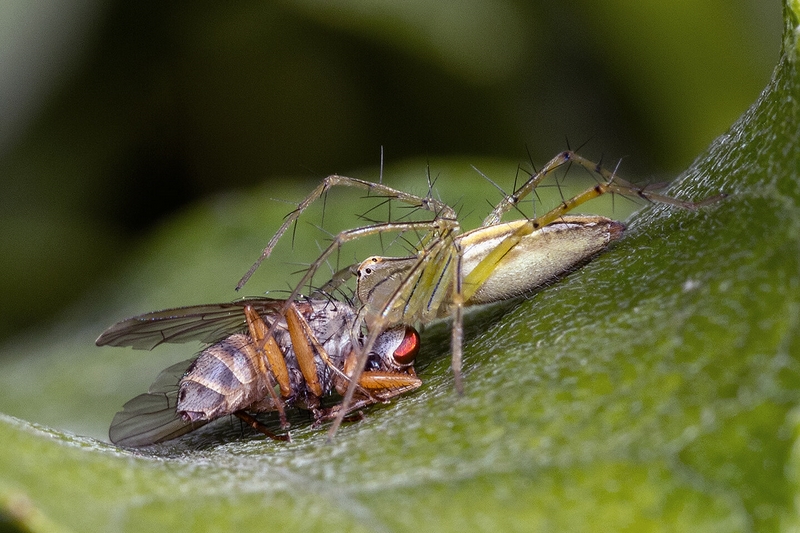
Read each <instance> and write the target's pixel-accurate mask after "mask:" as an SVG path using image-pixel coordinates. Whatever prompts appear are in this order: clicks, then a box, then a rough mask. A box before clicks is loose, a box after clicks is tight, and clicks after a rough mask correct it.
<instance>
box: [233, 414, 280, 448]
mask: <svg viewBox="0 0 800 533" xmlns="http://www.w3.org/2000/svg"><path fill="white" fill-rule="evenodd" d="M233 414H234V415H236V417H237V418H238V419H240V420H242V421H243V422H244V423H245V424H247V425H248V426H250V427H251V428H253V429H255V430H256V431H258V432H260V433H263V434H264V435H266V436H267V437H269V438H271V439H272V440H279V441H283V442H291V441H292V436H291V435H289V433H286V434H285V435H276V434H275V433H273V432H271V431H270V430H268V429H267V427H266V426H265V425H264V424H262V423H261V422H259V421H258V420H256V417H254V416H253V415H251V414H249V413H246V412H244V411H236V412H235V413H233Z"/></svg>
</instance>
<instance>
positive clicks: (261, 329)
mask: <svg viewBox="0 0 800 533" xmlns="http://www.w3.org/2000/svg"><path fill="white" fill-rule="evenodd" d="M244 316H245V319H246V320H247V328H248V329H249V330H250V337H251V338H252V339H253V344H254V345H255V347H256V349H257V350H258V353H259V354H260V355H262V356H263V357H262V358H260V362H261V364H262V365H264V364H266V367H268V369H269V371H267V368H266V367H264V366H262V368H261V371H262V372H263V373H264V375H266V377H267V392H268V393H269V395H270V398H272V402H273V404H274V405H275V407H276V409H277V410H278V416H279V417H280V420H281V427H282V428H284V429H285V428H287V427H289V421H288V419H287V418H286V410H285V409H284V406H283V400H282V399H281V398H278V395H277V394H276V393H275V388H274V383H273V381H272V379H273V376H274V378H275V380H276V381H277V382H278V386H279V387H280V391H281V396H282V397H283V398H288V397H289V396H290V395H291V394H292V387H291V383H290V382H289V371H288V370H287V368H286V360H285V359H284V358H283V353H282V352H281V349H280V347H279V346H278V343H277V342H275V338H274V337H273V336H272V335H269V328H267V325H266V324H265V323H264V320H263V319H262V318H261V317H260V316H259V314H258V313H257V312H256V311H255V309H253V307H252V306H250V305H247V306H245V308H244Z"/></svg>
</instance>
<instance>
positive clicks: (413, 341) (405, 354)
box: [392, 326, 420, 365]
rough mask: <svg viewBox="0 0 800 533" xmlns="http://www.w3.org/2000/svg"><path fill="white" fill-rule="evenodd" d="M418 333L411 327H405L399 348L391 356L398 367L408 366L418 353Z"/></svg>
mask: <svg viewBox="0 0 800 533" xmlns="http://www.w3.org/2000/svg"><path fill="white" fill-rule="evenodd" d="M419 342H420V341H419V333H417V330H415V329H414V328H412V327H411V326H406V334H405V336H404V337H403V340H402V341H401V342H400V346H398V347H397V349H396V350H395V351H394V353H393V354H392V355H393V356H394V360H395V362H396V363H397V364H398V365H410V364H411V363H413V362H414V359H416V358H417V354H418V353H419Z"/></svg>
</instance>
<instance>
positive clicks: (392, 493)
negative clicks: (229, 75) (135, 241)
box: [0, 2, 800, 532]
mask: <svg viewBox="0 0 800 533" xmlns="http://www.w3.org/2000/svg"><path fill="white" fill-rule="evenodd" d="M791 6H796V2H793V3H791ZM785 14H786V33H785V39H784V53H783V54H782V57H781V59H780V63H779V65H778V67H777V68H776V70H775V75H774V77H773V80H772V81H771V83H770V85H769V87H767V89H766V90H765V91H764V93H763V94H762V96H761V98H760V99H759V100H758V102H756V103H755V104H754V105H753V106H752V108H751V109H750V110H748V111H747V112H746V113H745V114H744V115H743V116H742V118H741V119H740V120H739V121H738V122H737V123H736V124H734V125H733V126H732V127H731V129H730V131H729V132H728V133H726V134H725V135H723V136H722V137H720V138H719V139H717V141H715V143H714V144H713V145H712V146H711V147H710V148H709V149H708V151H707V152H706V153H704V154H702V155H701V156H700V157H699V158H698V159H697V161H696V163H695V164H694V165H693V166H692V167H691V168H690V169H689V170H688V171H687V172H686V173H685V174H684V175H683V176H682V177H681V178H680V179H679V180H678V182H677V183H676V185H675V186H674V187H673V188H672V189H671V190H670V193H671V194H673V195H675V196H679V197H681V198H689V199H701V198H704V197H706V196H709V195H712V194H715V193H717V192H719V191H725V192H727V193H729V194H730V196H729V198H727V199H726V200H725V201H723V202H720V203H718V204H716V205H714V206H711V207H709V208H705V209H702V210H700V211H697V212H688V211H682V210H679V209H675V208H672V207H669V206H658V205H656V206H649V207H647V208H646V209H644V210H642V211H641V212H639V213H638V214H637V215H635V216H634V217H633V218H632V219H631V220H630V221H629V223H630V224H629V228H630V229H629V234H628V235H627V236H626V237H625V238H624V239H623V240H622V241H620V242H619V243H618V244H616V245H615V246H613V247H612V249H611V250H609V251H608V252H607V253H606V254H604V255H603V256H601V257H599V258H598V259H596V260H595V261H594V262H592V263H590V264H589V265H588V266H586V267H584V268H582V269H580V270H579V271H577V272H575V273H573V274H571V275H570V276H568V277H567V278H565V279H564V280H562V281H560V282H559V283H556V284H554V285H553V286H550V287H548V288H546V289H544V290H542V291H540V292H539V293H538V294H536V295H533V296H532V297H530V298H528V299H527V300H525V301H523V302H521V303H519V304H518V305H508V306H506V307H504V308H501V309H490V310H485V311H481V312H478V313H476V314H474V315H472V316H471V317H470V318H469V319H468V323H467V330H468V331H467V343H466V345H465V369H466V392H465V394H464V395H463V396H460V397H459V396H456V395H455V394H454V392H453V384H452V378H451V376H450V374H449V372H448V369H447V368H448V365H449V359H448V355H447V352H448V346H447V343H448V340H447V339H448V337H447V327H446V325H439V326H435V327H432V328H430V329H429V330H428V331H427V332H426V333H425V335H424V337H423V342H424V343H425V353H424V355H423V357H422V364H421V367H420V375H421V377H422V378H423V380H424V385H423V387H422V388H421V389H419V390H418V391H416V392H415V393H413V394H410V395H407V396H405V397H402V398H400V399H398V400H397V401H395V402H393V403H391V404H389V405H386V406H378V407H375V408H371V409H368V410H367V412H366V419H365V420H364V421H363V422H360V423H355V424H346V425H345V426H344V427H343V428H342V430H341V431H340V432H339V433H338V435H337V437H336V439H335V440H334V441H333V442H332V443H328V442H327V441H326V434H325V431H324V429H322V430H317V429H312V428H310V427H308V425H304V424H299V425H297V426H296V429H295V430H294V432H293V439H294V440H293V442H291V443H288V444H287V443H277V442H273V441H268V440H264V439H263V438H258V437H255V438H253V437H248V438H240V437H239V436H238V433H239V431H240V430H239V428H238V426H237V425H236V424H231V423H230V422H228V421H223V422H222V423H221V424H218V425H217V426H215V427H212V428H208V429H209V431H208V432H207V433H205V434H203V433H202V432H201V434H199V435H198V436H196V437H192V438H189V439H187V440H185V441H180V442H176V443H173V444H167V445H165V446H163V447H160V448H158V449H156V450H140V451H127V450H121V449H118V448H116V447H114V446H111V445H108V444H104V443H102V442H100V441H98V440H95V438H92V437H96V438H103V434H104V431H105V427H106V426H107V423H108V421H109V420H110V419H111V416H112V415H113V413H114V411H116V410H118V409H119V408H120V406H121V405H122V403H124V401H125V400H126V399H128V398H130V397H132V396H134V395H136V394H138V393H140V392H142V391H143V390H145V389H146V387H147V385H148V384H149V381H150V380H152V379H153V378H154V377H155V375H156V374H157V373H158V370H160V369H161V368H165V367H166V366H168V365H169V364H171V363H172V362H174V361H176V360H180V359H181V358H184V359H185V358H187V357H188V356H189V355H190V352H191V350H193V349H194V348H190V347H187V346H177V347H165V349H164V350H161V349H159V350H158V352H156V353H146V352H145V353H139V352H131V351H129V350H112V349H103V350H101V349H99V348H95V347H93V346H92V344H91V343H92V339H93V337H94V336H96V335H97V334H98V333H99V332H100V331H101V330H102V329H103V328H104V327H105V326H107V325H110V323H111V322H112V321H114V320H116V319H119V318H123V317H124V316H125V315H128V314H133V313H138V312H144V311H148V310H153V309H157V308H160V307H168V306H176V305H184V304H191V303H202V302H211V301H225V300H230V299H233V298H234V297H235V295H234V294H233V293H232V291H231V288H232V287H233V285H234V284H235V282H236V280H237V279H238V275H239V274H241V273H243V272H244V270H246V267H247V266H248V265H249V261H251V260H253V259H255V256H256V255H257V253H258V250H260V248H261V247H263V245H264V244H265V242H266V240H267V238H268V237H269V235H270V234H271V232H272V231H273V230H274V228H276V227H277V226H278V225H279V224H280V220H281V216H282V214H283V213H284V212H285V211H286V210H288V208H286V207H284V206H280V207H279V208H278V209H275V208H273V209H268V208H267V207H265V206H266V204H267V203H268V202H267V201H266V198H267V197H269V196H282V197H284V198H287V197H288V198H291V199H293V200H294V199H297V198H298V197H299V196H302V194H303V193H302V192H298V191H305V190H309V189H310V187H311V186H312V185H311V184H302V185H295V186H294V187H292V188H291V189H289V188H287V189H286V190H281V191H274V190H272V191H268V192H267V191H253V192H252V193H250V194H248V195H243V194H238V195H237V194H231V195H229V196H226V197H222V198H219V199H217V200H215V201H213V202H210V203H207V204H203V205H199V206H196V207H195V208H193V209H192V210H190V211H188V212H187V213H185V215H184V216H183V217H181V218H179V219H178V220H175V221H174V222H173V223H172V224H170V225H169V226H168V227H165V228H164V229H163V231H162V232H161V233H160V234H159V235H156V236H154V237H153V239H152V240H151V241H150V242H148V243H145V244H144V245H143V246H142V248H141V249H140V250H135V251H133V252H132V254H131V259H130V262H131V267H130V270H129V271H127V272H125V273H123V274H122V275H121V277H120V278H119V279H116V280H111V281H109V282H108V283H104V284H101V285H100V286H99V287H98V291H97V294H96V295H95V297H94V299H95V303H94V304H91V305H90V304H89V302H87V303H86V306H85V307H84V308H83V309H81V310H76V311H75V312H74V313H73V315H72V316H71V317H69V318H65V319H63V320H62V321H61V322H60V323H59V324H58V325H57V326H55V327H54V328H53V329H52V330H51V331H44V332H39V334H38V335H37V336H36V337H35V338H31V339H27V340H22V341H19V342H18V343H16V344H14V345H8V346H6V347H5V348H4V349H5V350H6V351H9V352H14V353H15V356H16V357H15V359H14V360H13V361H10V362H9V363H8V364H7V366H5V367H4V372H3V375H2V376H0V386H2V388H3V390H4V397H3V398H2V399H1V400H0V408H2V410H3V411H4V412H7V413H10V414H13V415H14V416H16V417H24V418H26V419H28V420H35V421H37V422H38V423H43V424H46V425H47V426H52V427H58V428H62V429H66V430H68V431H62V430H54V429H49V428H48V427H46V426H41V425H37V424H33V423H29V422H24V421H21V420H19V419H18V418H14V417H11V416H6V415H3V416H2V417H0V442H2V443H3V453H2V454H0V473H1V475H2V478H0V505H2V509H3V513H4V514H5V515H6V516H7V517H11V518H9V519H8V520H6V522H8V523H13V524H17V525H19V527H20V528H27V529H28V530H31V531H62V530H72V531H109V530H115V531H142V530H147V528H150V529H152V530H161V531H163V530H173V531H183V530H191V531H206V530H208V531H212V530H213V531H218V530H237V531H257V530H258V531H261V530H265V529H270V530H275V531H286V530H297V529H303V530H308V531H323V530H326V531H336V530H356V531H358V530H363V531H413V530H420V529H424V530H425V531H459V530H461V531H463V530H492V531H517V530H526V531H527V530H570V531H592V530H597V529H605V530H623V529H626V530H635V531H649V530H664V529H679V530H717V531H725V532H728V531H744V530H752V529H759V530H764V529H770V530H774V529H779V528H786V529H788V528H791V527H797V526H798V525H800V520H798V514H797V508H796V501H800V500H798V488H799V487H800V441H799V440H798V437H799V436H800V409H798V407H797V406H798V400H800V360H799V359H800V339H799V337H800V334H799V333H798V331H800V139H798V133H800V104H799V103H798V102H800V78H798V73H797V57H796V56H797V43H796V39H797V32H796V28H797V26H798V16H797V14H796V13H795V12H793V11H792V10H791V8H790V4H787V7H786V8H785ZM687 127H690V125H687ZM473 163H475V161H473ZM476 166H478V167H479V168H480V169H481V170H482V171H483V172H484V173H486V174H487V175H489V176H492V177H493V178H496V177H497V176H501V175H504V173H505V175H508V174H509V171H510V169H513V168H514V165H513V163H504V162H496V161H495V162H489V161H485V162H480V161H478V162H477V163H476ZM423 168H424V167H423V165H422V164H421V163H420V162H415V163H409V169H411V170H407V171H402V170H400V169H394V170H393V169H387V176H386V179H387V180H388V181H389V183H390V184H392V185H396V186H399V187H402V188H404V189H407V190H415V191H416V192H422V193H424V192H425V190H426V186H425V184H424V181H422V180H421V179H420V175H421V171H422V169H423ZM431 168H432V169H434V171H435V172H437V173H440V174H441V176H442V179H441V180H440V181H441V183H440V184H439V183H437V187H438V186H439V185H441V188H442V196H443V197H445V198H446V199H447V200H448V201H452V202H453V203H458V204H463V206H465V207H464V208H463V209H462V211H463V212H465V213H466V214H467V215H468V218H470V217H473V218H475V219H478V220H479V219H480V218H481V216H480V215H481V214H482V212H483V210H484V199H485V198H496V192H495V193H494V196H492V195H491V194H490V193H487V192H486V190H477V189H475V190H472V187H471V186H470V187H468V188H469V189H470V191H468V192H466V193H465V192H464V191H463V189H464V186H463V184H464V183H470V184H472V183H475V182H481V181H482V180H481V179H480V178H478V177H476V176H475V173H474V171H472V170H470V169H469V168H468V167H467V166H466V165H465V164H464V163H463V162H459V161H447V162H445V161H432V162H431ZM623 170H624V169H623ZM365 177H372V178H374V175H372V176H365ZM467 180H469V181H467ZM448 181H449V182H450V183H451V184H453V185H454V187H458V188H460V189H461V191H455V192H445V191H444V189H445V188H446V186H447V182H448ZM462 194H463V196H461V195H462ZM334 200H335V199H334V198H333V197H331V199H330V200H329V204H328V205H327V211H326V221H330V223H331V224H332V225H336V223H341V220H339V215H338V213H336V212H334V211H336V209H334V208H333V207H332V206H333V205H335V201H334ZM617 202H618V203H619V202H620V201H619V199H618V200H617ZM340 205H341V204H340ZM618 207H619V206H618ZM339 209H340V210H341V209H342V208H341V207H340V208H339ZM344 209H348V210H349V209H351V205H349V204H345V207H344ZM318 214H319V212H318ZM309 220H319V218H316V219H315V218H314V217H313V216H312V217H311V218H309ZM325 226H326V229H327V228H328V222H326V224H325ZM287 241H288V239H287ZM302 252H305V254H306V255H308V254H310V255H311V257H313V256H314V254H315V253H316V252H317V249H316V245H315V244H314V243H313V241H311V240H298V241H297V246H296V249H295V251H294V252H293V251H292V250H291V249H290V248H289V245H288V242H287V243H286V247H285V248H281V249H280V250H279V251H278V252H276V257H278V258H283V262H282V261H273V262H272V263H270V264H269V265H268V266H265V267H262V269H261V270H260V271H259V273H258V274H257V275H256V277H254V279H253V280H252V281H251V282H250V284H251V285H248V289H249V290H252V291H259V290H263V289H264V288H271V289H276V288H277V289H281V288H284V287H286V280H288V279H290V276H289V274H290V272H291V271H292V270H295V269H296V268H297V267H296V266H293V265H291V264H286V263H288V262H290V261H293V260H295V254H297V256H298V257H299V256H301V255H303V254H302ZM358 253H360V252H358ZM349 259H350V257H346V258H343V261H344V262H347V261H348V260H349ZM297 260H305V259H297ZM112 294H113V295H114V297H115V298H117V302H116V303H113V302H110V301H109V298H110V297H111V295H112ZM73 433H78V434H87V435H90V436H91V437H76V436H74V435H73ZM209 435H210V436H209ZM2 523H3V522H0V524H2Z"/></svg>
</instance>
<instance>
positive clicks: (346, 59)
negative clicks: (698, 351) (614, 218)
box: [0, 0, 781, 339]
mask: <svg viewBox="0 0 800 533" xmlns="http://www.w3.org/2000/svg"><path fill="white" fill-rule="evenodd" d="M780 28H781V7H780V2H779V1H778V0H768V1H767V0H686V1H683V2H640V1H639V0H574V1H572V2H561V1H557V0H537V1H534V2H529V1H523V0H517V1H514V0H492V1H488V0H466V1H461V2H429V1H423V0H413V1H406V2H393V1H362V0H338V1H328V2H312V1H310V0H293V1H292V0H286V1H281V2H237V3H233V4H228V3H226V4H224V5H223V4H219V3H216V2H193V3H160V2H100V1H96V0H80V1H73V2H59V3H51V2H47V1H45V0H35V1H26V2H23V1H20V0H13V1H10V2H3V3H2V4H0V43H2V45H1V46H0V64H1V65H2V66H3V68H2V70H0V220H1V221H2V222H1V223H2V228H3V231H2V233H1V234H0V235H1V236H0V250H2V255H1V256H0V339H2V338H8V337H9V336H11V335H14V334H16V333H20V332H22V331H24V330H25V329H26V328H32V327H35V326H37V325H39V324H42V323H43V322H45V321H47V320H48V319H51V318H52V317H53V316H54V315H55V314H57V313H59V312H64V311H63V310H64V309H68V306H69V304H70V302H73V301H75V299H76V298H79V297H80V296H81V295H83V294H86V292H87V290H89V289H90V288H91V287H92V286H96V284H97V283H98V282H100V281H102V280H108V279H109V278H111V277H112V276H113V274H114V272H115V271H117V270H118V269H120V268H121V267H123V266H124V265H125V263H126V261H127V260H129V259H130V257H131V255H130V254H131V253H133V252H132V251H131V250H132V249H135V246H136V243H137V242H140V240H141V239H142V238H143V237H144V236H146V235H148V233H149V232H150V231H151V230H153V229H154V228H155V227H157V226H158V224H159V223H160V222H161V221H163V220H164V219H165V218H166V217H169V216H170V214H172V213H174V212H176V210H179V209H181V207H183V206H186V205H188V204H189V203H191V202H193V201H195V200H197V199H199V198H203V197H206V196H208V195H213V194H216V193H219V192H221V191H227V190H231V189H246V188H249V187H252V186H255V185H258V184H263V183H265V182H269V181H282V182H284V183H282V184H281V186H280V189H281V190H285V189H286V185H287V184H286V183H285V182H287V181H289V180H295V181H296V182H297V188H298V190H299V191H301V192H300V193H299V195H301V194H303V193H304V192H305V191H307V190H308V188H309V186H310V184H311V183H315V182H316V181H317V180H318V179H319V178H320V177H321V176H324V175H327V174H330V173H334V172H340V173H348V172H352V171H354V170H356V169H363V168H365V167H372V168H374V169H375V172H374V175H373V176H372V177H373V179H377V177H378V175H377V174H378V171H377V168H378V164H379V162H380V151H381V147H384V149H385V161H386V162H387V164H394V163H399V162H401V161H403V160H405V159H407V158H410V157H416V158H420V157H421V158H423V160H424V159H425V158H432V159H433V158H440V157H450V156H459V157H462V156H466V157H468V158H472V157H474V158H475V160H476V161H477V160H479V159H480V158H507V159H509V160H514V161H520V162H524V161H526V160H527V159H528V152H530V154H531V158H532V160H533V161H534V162H535V163H537V164H541V163H543V162H545V161H547V160H548V159H549V158H550V157H551V156H552V155H554V154H555V153H556V152H557V151H559V150H561V149H563V148H565V147H566V141H565V139H568V140H569V142H570V144H571V145H572V146H573V147H575V146H578V145H582V144H583V143H586V142H588V144H587V145H586V147H585V148H584V149H583V153H584V154H586V155H587V156H590V157H595V158H599V157H601V156H604V157H605V158H606V160H612V161H616V160H617V159H619V158H623V157H624V161H623V167H622V168H623V173H624V175H625V176H626V177H629V178H634V177H635V178H640V179H648V178H652V179H656V180H663V179H669V178H670V177H672V176H674V175H676V174H677V173H679V172H680V171H681V170H682V169H684V168H685V167H686V166H687V165H688V164H689V163H690V162H691V161H692V159H693V158H694V156H695V155H696V154H698V153H699V152H700V151H701V150H702V149H703V148H704V147H705V146H707V145H708V144H709V143H710V142H711V141H712V140H713V139H714V138H715V137H716V136H718V135H720V134H721V133H723V132H724V131H725V130H726V129H727V127H728V126H729V125H730V124H731V123H732V122H733V121H734V120H735V119H736V118H737V117H738V116H739V115H740V114H741V113H742V112H743V111H744V110H745V109H746V108H747V106H748V105H750V104H751V103H752V102H753V101H754V100H755V99H756V97H757V95H758V93H759V92H760V91H761V90H762V89H763V88H764V86H765V85H766V83H767V81H768V79H769V76H770V72H771V69H772V67H773V65H774V64H775V63H776V61H777V58H778V52H779V47H780V33H781V31H780ZM515 170H516V169H515V168H513V167H509V169H508V176H500V177H501V178H505V179H506V180H511V179H513V175H514V172H515ZM432 171H433V172H434V173H435V172H436V169H435V168H434V169H432ZM419 172H420V180H421V181H422V180H423V179H424V172H425V168H424V166H423V165H420V169H419ZM360 175H361V177H367V176H365V175H364V174H363V173H362V174H360ZM493 177H496V176H493ZM276 188H278V187H276ZM276 205H279V204H275V203H274V202H270V201H269V200H268V198H264V207H265V209H274V208H275V206H276ZM288 210H289V207H288V206H286V211H288ZM256 253H257V250H253V255H254V256H255V254H256ZM244 268H246V265H245V267H244ZM239 274H240V273H238V272H237V273H234V274H233V275H232V276H231V279H232V280H234V281H235V279H238V275H239ZM181 303H192V302H175V304H176V305H177V304H181ZM145 310H146V309H142V311H145Z"/></svg>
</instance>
